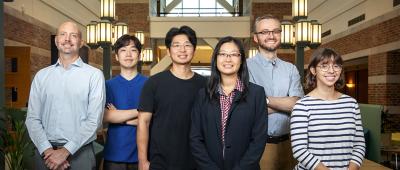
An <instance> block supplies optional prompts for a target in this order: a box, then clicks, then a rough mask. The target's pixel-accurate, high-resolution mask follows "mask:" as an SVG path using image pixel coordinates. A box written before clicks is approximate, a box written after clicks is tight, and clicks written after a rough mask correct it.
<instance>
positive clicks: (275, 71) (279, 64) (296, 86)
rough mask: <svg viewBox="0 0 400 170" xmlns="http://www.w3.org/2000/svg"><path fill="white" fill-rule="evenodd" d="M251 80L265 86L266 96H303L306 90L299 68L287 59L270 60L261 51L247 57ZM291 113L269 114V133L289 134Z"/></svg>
mask: <svg viewBox="0 0 400 170" xmlns="http://www.w3.org/2000/svg"><path fill="white" fill-rule="evenodd" d="M247 66H248V69H249V74H250V82H253V83H255V84H258V85H260V86H263V87H264V90H265V95H266V96H274V97H286V96H290V97H292V96H298V97H303V96H304V92H303V88H302V86H301V82H300V75H299V71H298V70H297V68H296V67H295V66H294V65H293V64H291V63H289V62H286V61H283V60H281V59H279V58H276V59H275V60H274V61H271V60H268V59H267V58H265V57H263V56H262V55H261V54H260V53H257V55H255V56H254V57H253V58H250V59H247ZM289 123H290V115H288V114H287V113H273V114H269V115H268V135H270V136H281V135H285V134H289Z"/></svg>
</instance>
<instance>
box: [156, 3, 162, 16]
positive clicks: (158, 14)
mask: <svg viewBox="0 0 400 170" xmlns="http://www.w3.org/2000/svg"><path fill="white" fill-rule="evenodd" d="M160 13H161V2H160V0H157V16H158V17H160Z"/></svg>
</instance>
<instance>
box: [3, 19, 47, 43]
mask: <svg viewBox="0 0 400 170" xmlns="http://www.w3.org/2000/svg"><path fill="white" fill-rule="evenodd" d="M50 37H51V32H50V31H48V30H47V29H43V28H41V27H39V26H36V25H33V24H31V23H28V22H26V21H23V20H21V19H18V18H16V17H14V16H11V15H9V14H7V13H4V38H6V39H10V40H13V41H18V42H21V43H24V44H28V45H31V46H35V47H39V48H43V49H46V50H50V48H51V46H50V45H51V44H50V41H49V39H50Z"/></svg>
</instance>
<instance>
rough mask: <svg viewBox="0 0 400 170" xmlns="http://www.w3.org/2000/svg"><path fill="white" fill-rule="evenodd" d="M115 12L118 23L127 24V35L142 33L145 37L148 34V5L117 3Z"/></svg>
mask: <svg viewBox="0 0 400 170" xmlns="http://www.w3.org/2000/svg"><path fill="white" fill-rule="evenodd" d="M115 11H116V14H115V15H116V16H118V21H121V22H125V23H127V24H128V28H129V33H131V34H133V33H134V32H136V31H143V32H144V33H145V35H146V33H147V34H148V33H149V32H150V22H149V20H148V18H149V4H148V3H117V4H116V6H115ZM146 38H147V37H146ZM145 43H146V44H147V43H148V41H147V42H146V41H145Z"/></svg>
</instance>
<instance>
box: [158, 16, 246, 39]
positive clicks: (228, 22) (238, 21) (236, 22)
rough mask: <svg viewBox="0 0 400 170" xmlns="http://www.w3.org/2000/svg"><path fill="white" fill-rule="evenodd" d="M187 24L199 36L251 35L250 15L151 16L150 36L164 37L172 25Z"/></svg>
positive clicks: (244, 36)
mask: <svg viewBox="0 0 400 170" xmlns="http://www.w3.org/2000/svg"><path fill="white" fill-rule="evenodd" d="M182 25H187V26H190V27H192V28H193V29H194V30H196V34H197V37H199V38H216V37H224V36H228V35H230V36H233V37H243V38H248V37H250V27H249V25H250V17H249V16H244V17H150V37H151V38H164V37H165V34H166V33H167V32H168V30H169V29H170V28H171V27H180V26H182Z"/></svg>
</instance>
